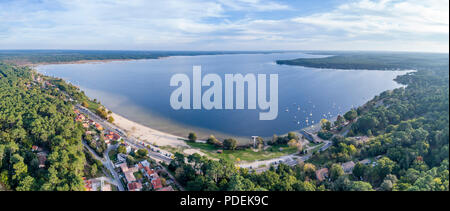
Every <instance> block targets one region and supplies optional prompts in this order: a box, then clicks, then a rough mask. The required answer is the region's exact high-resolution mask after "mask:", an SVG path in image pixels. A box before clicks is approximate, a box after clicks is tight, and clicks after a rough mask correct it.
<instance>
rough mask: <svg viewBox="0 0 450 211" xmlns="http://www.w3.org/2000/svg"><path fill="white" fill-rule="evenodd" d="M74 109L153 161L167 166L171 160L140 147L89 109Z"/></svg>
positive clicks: (132, 139) (136, 142)
mask: <svg viewBox="0 0 450 211" xmlns="http://www.w3.org/2000/svg"><path fill="white" fill-rule="evenodd" d="M76 108H77V109H78V110H79V111H81V112H83V113H84V114H87V115H88V116H89V118H90V119H92V120H93V121H95V122H97V123H99V124H100V125H102V127H103V128H105V129H107V130H110V131H115V132H117V133H118V134H119V135H120V136H122V139H123V140H124V141H125V142H126V143H127V144H129V145H131V146H133V147H134V148H137V149H146V150H147V151H148V155H149V157H151V158H153V159H155V160H156V161H162V162H164V163H167V164H169V163H170V162H171V161H172V159H171V158H170V157H168V156H165V155H162V154H160V153H158V152H154V151H152V150H149V149H148V148H147V147H145V146H144V145H142V142H140V141H137V140H136V139H134V138H132V137H128V135H127V134H126V133H125V132H124V131H123V130H122V129H120V128H119V127H117V126H115V125H113V124H111V123H109V122H108V121H105V120H104V119H102V118H100V117H99V116H97V115H96V114H94V113H93V112H91V111H90V110H89V109H86V108H84V107H82V106H81V105H76ZM152 148H154V149H156V150H159V149H158V148H157V147H154V146H152Z"/></svg>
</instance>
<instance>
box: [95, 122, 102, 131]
mask: <svg viewBox="0 0 450 211" xmlns="http://www.w3.org/2000/svg"><path fill="white" fill-rule="evenodd" d="M95 128H97V130H100V131H102V130H103V127H102V126H101V125H100V124H98V123H95Z"/></svg>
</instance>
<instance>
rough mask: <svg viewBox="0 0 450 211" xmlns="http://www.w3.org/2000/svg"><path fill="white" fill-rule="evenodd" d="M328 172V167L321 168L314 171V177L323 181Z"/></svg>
mask: <svg viewBox="0 0 450 211" xmlns="http://www.w3.org/2000/svg"><path fill="white" fill-rule="evenodd" d="M327 174H328V169H327V168H323V169H319V170H317V171H316V177H317V179H318V180H319V181H323V180H324V179H325V177H326V176H327Z"/></svg>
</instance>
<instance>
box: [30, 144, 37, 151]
mask: <svg viewBox="0 0 450 211" xmlns="http://www.w3.org/2000/svg"><path fill="white" fill-rule="evenodd" d="M38 149H39V147H38V146H36V145H33V146H32V147H31V151H33V152H35V151H38Z"/></svg>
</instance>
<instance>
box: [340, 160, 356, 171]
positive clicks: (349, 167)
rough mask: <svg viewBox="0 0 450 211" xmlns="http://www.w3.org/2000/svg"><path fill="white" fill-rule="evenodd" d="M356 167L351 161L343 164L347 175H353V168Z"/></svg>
mask: <svg viewBox="0 0 450 211" xmlns="http://www.w3.org/2000/svg"><path fill="white" fill-rule="evenodd" d="M354 167H355V163H354V162H353V161H349V162H346V163H343V164H342V169H343V170H344V172H345V173H346V174H351V173H352V171H353V168H354Z"/></svg>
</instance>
